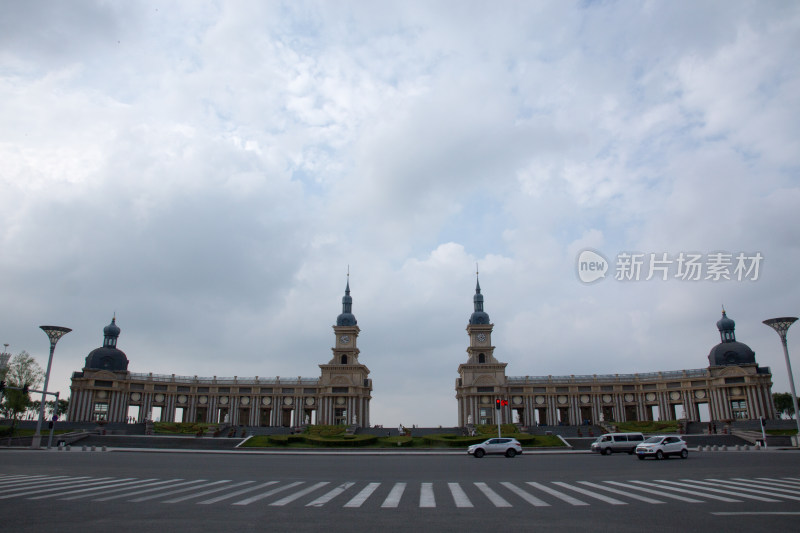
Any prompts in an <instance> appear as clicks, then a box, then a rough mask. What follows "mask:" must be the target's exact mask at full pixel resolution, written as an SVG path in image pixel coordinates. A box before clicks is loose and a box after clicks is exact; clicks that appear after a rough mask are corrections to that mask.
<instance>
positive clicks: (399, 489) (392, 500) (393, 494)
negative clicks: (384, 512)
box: [381, 483, 406, 509]
mask: <svg viewBox="0 0 800 533" xmlns="http://www.w3.org/2000/svg"><path fill="white" fill-rule="evenodd" d="M405 491H406V484H405V483H395V484H394V486H393V487H392V490H391V491H389V495H388V496H386V499H385V500H383V503H382V504H381V507H383V508H384V509H395V508H397V507H398V506H399V505H400V499H401V498H402V497H403V493H404V492H405Z"/></svg>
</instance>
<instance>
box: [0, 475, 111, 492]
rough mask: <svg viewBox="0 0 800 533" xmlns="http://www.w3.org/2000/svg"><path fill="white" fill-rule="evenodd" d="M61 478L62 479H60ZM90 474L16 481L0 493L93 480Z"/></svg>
mask: <svg viewBox="0 0 800 533" xmlns="http://www.w3.org/2000/svg"><path fill="white" fill-rule="evenodd" d="M59 478H60V479H59ZM91 479H92V478H90V477H89V476H83V477H73V478H70V477H68V476H57V477H56V478H53V479H37V480H35V481H23V482H20V483H16V484H14V485H8V487H6V488H4V489H2V490H0V494H5V493H6V492H14V491H15V490H20V489H22V490H25V489H32V488H38V487H44V486H47V485H48V484H51V483H60V484H62V485H63V484H69V483H71V482H73V481H83V480H91ZM101 479H108V478H101Z"/></svg>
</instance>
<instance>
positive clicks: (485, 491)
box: [475, 482, 511, 507]
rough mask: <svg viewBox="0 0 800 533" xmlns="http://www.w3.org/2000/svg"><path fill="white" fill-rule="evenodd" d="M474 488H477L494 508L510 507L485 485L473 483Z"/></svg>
mask: <svg viewBox="0 0 800 533" xmlns="http://www.w3.org/2000/svg"><path fill="white" fill-rule="evenodd" d="M475 486H476V487H478V490H480V491H481V492H482V493H483V494H484V496H486V497H487V498H488V499H489V501H490V502H492V503H493V504H494V506H495V507H511V504H510V503H508V502H507V501H506V500H504V499H503V498H502V497H501V496H500V495H499V494H497V493H496V492H495V491H493V490H492V489H490V488H489V486H488V485H486V483H479V482H475Z"/></svg>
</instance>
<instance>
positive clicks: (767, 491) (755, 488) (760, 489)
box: [697, 479, 800, 501]
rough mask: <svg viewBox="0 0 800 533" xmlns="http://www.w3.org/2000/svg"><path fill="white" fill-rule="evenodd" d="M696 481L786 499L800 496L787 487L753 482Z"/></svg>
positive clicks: (799, 498) (799, 499) (797, 498)
mask: <svg viewBox="0 0 800 533" xmlns="http://www.w3.org/2000/svg"><path fill="white" fill-rule="evenodd" d="M697 483H704V484H705V483H708V484H709V485H713V486H722V487H725V488H731V489H735V490H741V491H744V492H753V493H755V494H760V495H762V496H774V497H776V498H786V499H787V500H795V501H800V496H798V495H797V494H798V493H797V492H793V491H791V490H787V489H774V488H772V487H769V486H764V485H758V484H755V483H737V482H736V481H726V480H724V479H708V480H707V481H698V482H697ZM780 492H788V493H789V494H794V496H790V495H789V494H779V493H780Z"/></svg>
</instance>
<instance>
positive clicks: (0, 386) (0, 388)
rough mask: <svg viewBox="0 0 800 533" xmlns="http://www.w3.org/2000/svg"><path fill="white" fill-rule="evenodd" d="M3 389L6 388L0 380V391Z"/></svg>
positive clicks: (4, 383)
mask: <svg viewBox="0 0 800 533" xmlns="http://www.w3.org/2000/svg"><path fill="white" fill-rule="evenodd" d="M4 390H6V382H5V381H0V392H3V391H4Z"/></svg>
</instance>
